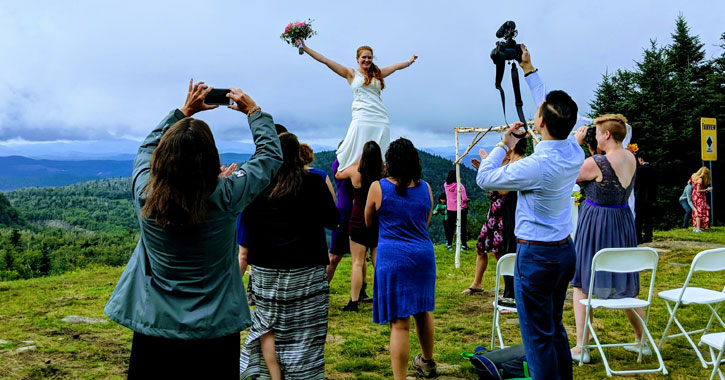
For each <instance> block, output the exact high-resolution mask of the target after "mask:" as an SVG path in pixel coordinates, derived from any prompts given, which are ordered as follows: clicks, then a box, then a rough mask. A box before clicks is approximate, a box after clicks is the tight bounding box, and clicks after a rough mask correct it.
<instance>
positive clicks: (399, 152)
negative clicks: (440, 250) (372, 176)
mask: <svg viewBox="0 0 725 380" xmlns="http://www.w3.org/2000/svg"><path fill="white" fill-rule="evenodd" d="M385 163H386V167H387V171H388V177H387V178H383V179H381V180H380V181H377V182H373V184H372V185H371V186H370V192H369V194H368V199H367V203H366V207H365V223H366V225H367V226H368V227H373V226H375V224H376V216H377V222H378V223H379V225H380V227H379V231H380V232H379V240H378V257H377V263H376V266H375V285H374V288H373V322H375V323H379V324H381V325H382V324H386V323H388V322H390V359H391V362H392V367H393V378H394V379H396V380H400V379H405V378H406V373H407V369H408V358H409V355H410V344H409V341H408V337H409V333H410V318H409V317H410V316H413V318H414V319H415V328H416V330H417V333H418V341H419V342H420V347H421V350H422V353H421V354H418V355H417V356H416V357H415V358H414V359H413V367H414V368H415V369H416V370H417V371H418V372H419V373H420V374H422V375H423V376H425V377H431V376H435V374H436V364H435V362H434V361H433V316H432V315H431V311H433V309H434V308H435V280H436V264H435V253H434V251H433V243H432V242H431V240H430V238H429V237H428V224H429V223H430V218H431V213H432V210H433V194H432V192H431V188H430V185H428V184H427V183H426V182H425V181H423V180H421V179H420V177H421V165H420V158H419V157H418V151H417V150H416V149H415V147H414V146H413V143H412V142H410V140H407V139H404V138H400V139H397V140H395V141H393V142H392V143H391V144H390V147H389V148H388V151H387V152H386V154H385Z"/></svg>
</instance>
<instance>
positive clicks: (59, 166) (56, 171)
mask: <svg viewBox="0 0 725 380" xmlns="http://www.w3.org/2000/svg"><path fill="white" fill-rule="evenodd" d="M250 156H251V155H250V154H240V153H223V154H221V155H220V160H221V162H222V163H224V164H229V163H232V162H243V161H246V160H248V159H249V157H250ZM132 168H133V159H130V160H120V161H116V160H78V161H71V160H66V161H63V160H35V159H32V158H27V157H22V156H8V157H0V191H10V190H16V189H21V188H25V187H47V186H65V185H70V184H73V183H78V182H83V181H88V180H94V179H100V178H118V177H128V176H130V175H131V170H132Z"/></svg>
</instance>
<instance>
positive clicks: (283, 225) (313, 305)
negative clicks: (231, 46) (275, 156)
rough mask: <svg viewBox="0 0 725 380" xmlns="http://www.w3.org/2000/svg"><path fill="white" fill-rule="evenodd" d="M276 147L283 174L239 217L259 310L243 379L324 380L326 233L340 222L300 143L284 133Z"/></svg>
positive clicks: (243, 362)
mask: <svg viewBox="0 0 725 380" xmlns="http://www.w3.org/2000/svg"><path fill="white" fill-rule="evenodd" d="M279 140H280V143H281V145H282V154H283V156H284V162H283V163H282V167H281V168H280V170H279V172H278V173H277V176H276V177H275V178H274V179H273V180H272V183H271V184H270V185H269V187H267V189H266V190H265V191H264V192H263V193H262V194H261V195H260V196H259V197H257V198H256V199H255V200H254V202H252V204H250V205H249V206H248V207H247V208H246V209H245V210H244V212H243V213H242V219H243V221H244V224H245V226H246V228H247V231H248V239H247V248H248V249H249V254H248V258H247V260H248V262H249V264H250V265H252V267H253V269H252V271H253V276H252V293H253V294H254V297H255V299H256V303H257V310H256V312H255V313H254V318H253V321H252V328H251V329H250V331H249V335H248V336H247V339H246V341H245V342H244V348H243V350H242V356H241V360H240V366H241V371H242V378H247V377H254V376H262V377H270V378H271V379H273V380H275V379H282V374H284V376H285V378H295V379H296V378H300V379H320V380H322V379H323V378H324V369H325V361H324V348H325V338H326V336H327V309H328V293H329V290H328V286H327V273H326V271H325V266H326V265H327V264H329V259H328V256H327V242H326V240H325V228H328V229H332V228H335V227H337V225H338V223H339V221H340V216H339V214H338V212H337V207H336V206H335V202H334V201H333V200H332V195H331V194H330V191H329V190H328V188H327V185H326V184H325V181H324V180H323V179H322V178H321V177H320V176H319V175H317V174H313V173H310V172H308V171H307V170H305V168H304V165H303V163H302V161H301V159H300V143H299V141H298V140H297V137H296V136H295V135H293V134H291V133H283V134H281V135H280V136H279ZM265 364H266V365H265Z"/></svg>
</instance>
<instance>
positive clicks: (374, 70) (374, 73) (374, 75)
mask: <svg viewBox="0 0 725 380" xmlns="http://www.w3.org/2000/svg"><path fill="white" fill-rule="evenodd" d="M364 50H367V51H369V52H370V54H371V55H372V54H373V48H371V47H370V46H367V45H363V46H360V47H359V48H357V54H356V56H355V59H358V58H360V53H361V52H362V51H364ZM373 79H377V80H378V81H380V89H381V90H382V89H384V88H385V80H384V79H383V72H382V71H380V68H379V67H378V66H377V65H375V64H374V63H370V68H369V69H368V71H367V72H366V73H365V81H364V82H363V86H368V85H370V82H372V81H373Z"/></svg>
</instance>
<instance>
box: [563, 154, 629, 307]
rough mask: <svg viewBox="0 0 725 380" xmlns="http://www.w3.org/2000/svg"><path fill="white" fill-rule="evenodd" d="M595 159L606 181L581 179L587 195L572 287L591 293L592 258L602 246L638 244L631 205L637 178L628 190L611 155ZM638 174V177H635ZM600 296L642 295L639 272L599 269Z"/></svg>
mask: <svg viewBox="0 0 725 380" xmlns="http://www.w3.org/2000/svg"><path fill="white" fill-rule="evenodd" d="M592 157H593V158H594V162H595V163H596V164H597V166H599V169H600V170H601V171H602V181H601V182H597V181H585V182H581V183H580V185H581V188H582V190H584V193H585V194H586V197H587V199H586V201H585V202H584V203H583V204H582V208H581V213H580V214H579V226H578V227H577V230H576V239H575V242H574V247H575V249H576V270H575V272H574V278H573V279H572V281H571V286H573V287H576V288H581V289H582V291H583V292H584V294H588V293H589V279H590V276H591V268H592V259H593V258H594V255H595V254H596V253H597V252H598V251H599V250H600V249H602V248H625V247H636V246H637V232H636V229H635V227H634V216H633V215H632V210H631V209H630V208H629V206H628V205H627V199H629V194H630V193H631V192H632V187H633V186H632V185H633V184H634V178H633V180H632V181H631V182H630V184H629V186H627V188H626V189H625V188H624V187H622V184H621V183H620V182H619V179H618V178H617V175H616V174H615V173H614V169H612V166H611V165H610V164H609V160H607V156H604V155H600V154H597V155H594V156H592ZM633 177H634V176H633ZM594 284H595V287H594V291H593V292H592V293H593V294H594V295H595V296H597V298H602V299H608V298H629V297H636V296H637V295H638V294H639V273H637V272H633V273H611V272H598V273H597V275H596V277H595V279H594Z"/></svg>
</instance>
